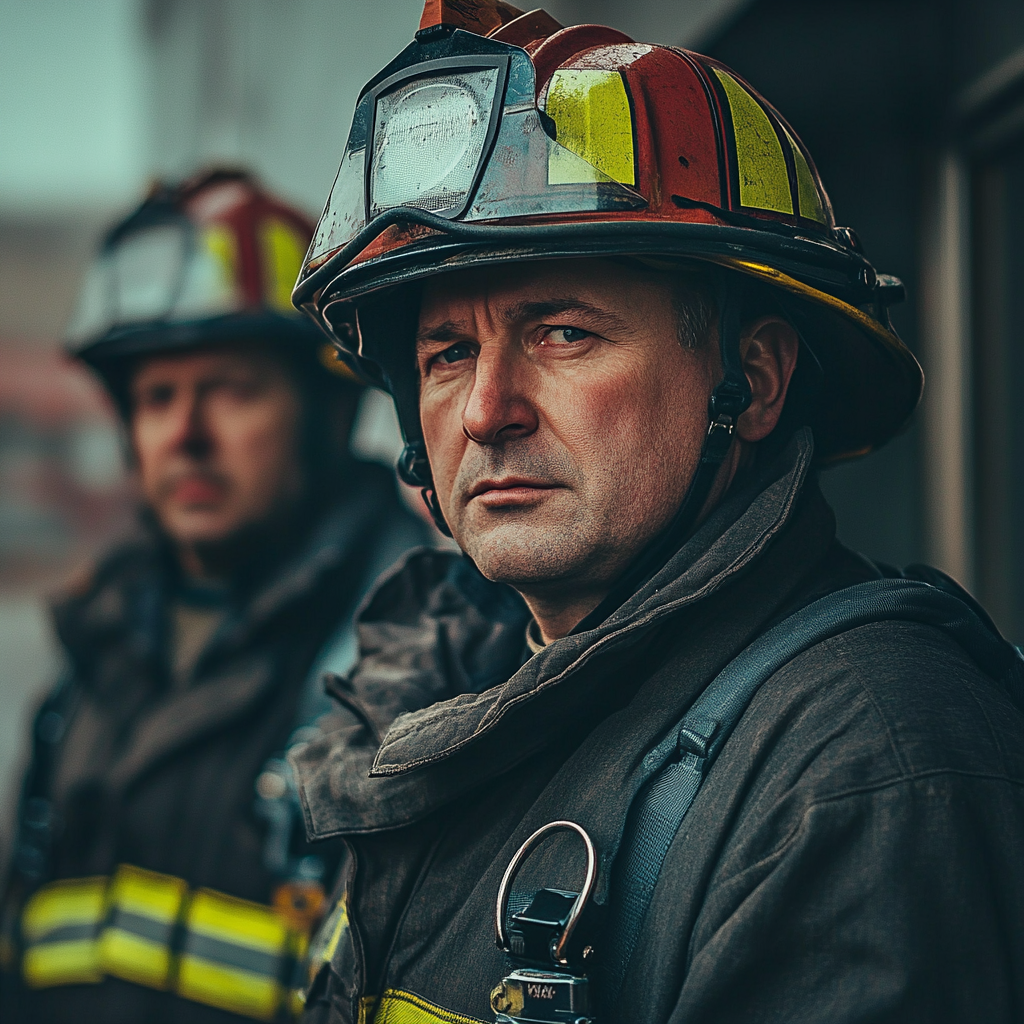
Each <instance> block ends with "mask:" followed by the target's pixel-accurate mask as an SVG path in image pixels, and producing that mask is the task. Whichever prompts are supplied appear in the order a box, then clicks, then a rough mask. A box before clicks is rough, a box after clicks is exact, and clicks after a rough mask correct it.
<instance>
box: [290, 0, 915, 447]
mask: <svg viewBox="0 0 1024 1024" xmlns="http://www.w3.org/2000/svg"><path fill="white" fill-rule="evenodd" d="M507 8H508V5H507V4H503V3H502V4H497V5H496V4H493V3H487V2H486V0H478V2H477V3H475V4H473V3H469V4H467V3H464V2H460V3H459V4H456V3H454V2H451V3H446V2H445V0H431V2H430V3H428V5H427V10H426V11H425V19H424V20H425V21H426V22H428V23H427V24H425V25H423V26H422V27H421V31H420V32H419V33H417V38H416V41H415V42H414V43H413V44H412V45H411V46H410V47H408V48H407V49H406V50H405V51H403V53H402V54H400V55H399V56H398V57H397V58H396V59H395V60H394V61H393V62H392V63H391V64H390V65H389V66H388V67H387V68H385V69H384V70H383V71H382V72H381V73H380V74H379V75H377V76H376V77H375V78H374V79H373V80H371V82H370V83H368V85H367V87H366V89H365V90H364V92H363V94H362V96H361V98H360V101H359V103H358V105H357V109H356V114H355V118H354V121H353V126H352V131H351V133H350V137H349V141H348V145H347V147H346V151H345V154H344V157H343V160H342V164H341V168H340V170H339V174H338V179H337V181H336V182H335V186H334V189H333V191H332V194H331V197H330V199H329V200H328V204H327V207H326V209H325V211H324V215H323V217H322V218H321V221H320V224H319V226H318V228H317V232H316V234H315V235H314V239H313V243H312V244H311V246H310V249H309V252H308V254H307V258H306V261H305V263H304V266H303V270H302V273H301V275H300V277H299V280H298V283H297V285H296V289H295V292H294V296H293V298H294V301H295V302H296V304H297V305H298V306H299V307H300V308H303V309H305V310H306V311H307V312H309V313H310V314H311V315H312V316H313V317H314V318H315V319H317V320H318V321H319V322H320V323H321V324H322V326H324V328H325V329H326V330H327V331H328V332H329V333H330V334H331V335H332V336H333V338H334V339H335V342H336V344H337V345H338V347H339V350H340V351H341V353H342V357H343V358H345V359H346V360H347V361H349V362H350V363H351V364H352V365H354V366H358V367H359V368H360V369H361V370H362V372H364V373H365V374H367V375H369V376H371V377H372V378H373V379H375V380H377V381H378V382H380V383H381V384H383V385H384V386H386V387H388V388H389V389H390V390H391V391H392V394H393V395H394V396H395V399H396V403H397V404H398V408H399V415H400V419H401V421H402V425H403V429H404V430H405V433H406V437H407V440H410V441H415V440H418V438H419V424H418V409H417V403H416V397H415V392H416V388H415V382H414V381H411V380H406V379H404V378H405V377H407V376H408V375H409V374H410V373H412V370H411V365H412V363H411V356H410V353H409V348H408V346H409V345H410V344H411V330H410V328H411V324H410V323H409V316H410V314H409V312H408V310H406V311H405V313H403V312H402V309H401V305H402V304H401V303H397V302H396V301H395V300H394V298H393V296H394V295H395V294H396V292H395V289H396V288H397V287H398V286H402V285H407V284H410V283H412V282H415V281H418V280H421V279H423V278H425V277H428V276H431V275H434V274H438V273H450V272H454V271H457V270H459V269H463V268H468V267H478V266H481V265H487V264H500V263H503V262H506V261H510V260H516V261H518V260H522V259H551V258H562V257H564V258H572V257H583V256H627V255H633V256H644V257H669V258H673V259H681V260H696V261H700V262H702V263H704V264H707V265H710V266H711V267H712V268H724V269H725V271H727V272H731V273H733V274H737V275H741V277H742V279H744V280H746V281H748V282H759V283H760V285H761V286H763V287H765V288H767V289H769V290H770V291H771V293H772V294H773V295H774V296H776V297H777V299H778V303H779V304H780V305H781V307H782V308H783V310H784V312H785V313H786V315H787V316H788V317H789V318H790V319H791V320H792V321H793V323H794V325H795V326H796V327H797V329H798V331H799V332H800V334H801V339H802V341H803V348H804V350H805V362H809V363H811V364H813V367H814V373H813V375H812V376H813V377H814V381H815V383H814V391H815V393H814V396H813V401H812V402H811V403H810V404H809V406H808V409H809V413H808V414H809V417H810V421H811V422H812V425H813V426H814V428H815V435H816V441H817V452H818V456H819V458H820V459H825V460H833V459H839V458H845V457H849V456H852V455H858V454H863V453H864V452H866V451H869V450H871V449H872V448H874V447H876V446H878V445H880V444H882V443H884V442H885V441H886V440H888V439H889V438H890V437H892V436H893V435H894V434H895V433H897V432H898V431H899V430H900V429H901V427H902V426H903V425H904V424H905V423H906V421H907V419H908V418H909V416H910V414H911V412H912V411H913V409H914V408H915V406H916V404H917V402H918V399H919V397H920V393H921V388H922V385H923V376H922V373H921V369H920V366H919V365H918V363H917V361H916V360H915V358H914V356H913V355H912V354H911V353H910V352H909V350H908V349H907V348H906V347H905V346H904V345H903V343H902V341H901V340H900V339H899V337H898V336H897V334H896V332H895V330H894V329H893V327H892V325H891V322H890V320H889V317H888V312H887V306H888V304H889V303H890V302H891V301H894V300H895V299H897V298H899V297H901V295H902V286H901V285H900V284H899V282H898V281H897V280H896V279H894V278H891V277H887V276H885V275H879V274H877V273H876V272H875V269H874V267H873V266H872V265H871V263H870V262H869V261H868V260H867V258H866V257H865V256H864V254H863V252H862V251H861V249H860V246H859V243H858V242H857V239H856V235H855V234H854V233H853V232H852V231H851V230H850V229H847V228H840V227H837V225H836V224H835V219H834V216H833V212H832V206H831V203H830V202H829V199H828V195H827V193H826V192H825V189H824V187H823V185H822V183H821V179H820V176H819V175H818V172H817V169H816V168H815V166H814V162H813V160H812V158H811V156H810V154H809V152H808V151H807V149H806V147H805V146H804V145H803V143H802V142H801V141H800V139H799V137H798V136H797V134H796V132H795V131H793V129H792V128H791V126H790V125H788V124H787V122H786V121H785V120H784V119H783V118H782V116H781V115H780V114H779V113H778V111H776V110H775V109H774V107H772V106H771V104H769V103H768V102H767V101H766V100H765V99H764V98H763V97H762V96H760V94H759V93H757V91H756V90H755V89H753V88H752V87H751V86H750V85H749V83H747V82H745V81H744V80H743V79H742V78H740V76H738V75H737V74H736V73H735V72H733V71H731V70H730V69H729V68H727V67H726V66H725V65H723V64H721V63H720V62H718V61H715V60H712V59H711V58H708V57H704V56H702V55H700V54H696V53H692V52H690V51H686V50H682V49H679V48H675V47H665V46H655V45H649V44H642V43H635V42H633V41H632V40H629V39H628V37H626V36H624V35H623V34H622V33H620V32H617V31H615V30H613V29H608V28H604V27H601V26H594V25H581V26H573V27H569V28H561V27H560V26H557V23H555V22H554V21H553V19H551V18H549V17H548V16H546V15H543V12H531V13H530V14H526V15H521V16H519V17H511V16H510V15H509V13H508V10H507ZM432 9H433V10H432ZM470 10H471V11H472V13H473V18H472V27H473V28H476V29H478V30H479V28H480V26H481V25H487V24H492V25H494V26H495V27H493V28H491V29H490V30H489V35H488V36H487V37H486V38H485V37H484V36H481V35H478V34H476V33H475V32H470V31H467V30H466V29H464V28H460V27H459V24H460V20H459V19H460V18H461V19H462V20H463V21H464V22H465V19H466V18H468V17H469V15H468V14H465V12H466V11H470ZM460 12H462V13H460ZM485 15H486V16H485ZM488 18H489V19H490V20H488ZM431 19H433V20H431ZM465 23H466V24H469V22H465ZM474 76H476V77H475V78H474ZM446 111H450V112H451V116H450V117H447V119H446ZM449 123H451V124H457V125H463V126H466V125H469V126H470V127H469V128H464V129H460V130H462V131H463V132H464V135H463V136H462V137H459V138H455V135H456V134H457V130H456V129H454V128H445V127H444V126H445V125H446V124H449ZM438 126H441V127H438ZM453 140H454V141H453ZM460 146H462V149H461V150H460V148H459V147H460ZM417 154H426V155H425V156H418V155H417ZM449 154H451V155H452V159H451V160H449ZM459 159H461V160H462V161H463V163H461V164H460V163H459V162H458V161H459ZM410 168H411V170H410ZM446 168H447V169H446ZM452 168H454V170H453V169H452ZM439 172H440V173H441V177H440V178H439V177H438V175H439ZM444 174H447V178H444ZM715 272H719V271H715ZM403 317H404V319H403Z"/></svg>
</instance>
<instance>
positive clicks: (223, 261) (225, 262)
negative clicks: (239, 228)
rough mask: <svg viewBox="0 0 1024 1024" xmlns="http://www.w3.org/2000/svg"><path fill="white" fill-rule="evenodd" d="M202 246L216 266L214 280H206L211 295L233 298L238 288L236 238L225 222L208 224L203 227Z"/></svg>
mask: <svg viewBox="0 0 1024 1024" xmlns="http://www.w3.org/2000/svg"><path fill="white" fill-rule="evenodd" d="M200 237H201V238H202V244H203V248H204V249H205V250H206V252H207V253H208V254H209V255H210V256H212V257H213V263H214V266H215V267H216V276H217V280H216V282H213V281H210V282H206V287H207V289H210V294H211V296H212V295H214V294H216V295H218V296H223V298H224V299H230V298H234V296H235V293H236V291H237V289H238V277H239V266H238V240H237V239H236V238H235V234H234V232H233V231H232V230H231V228H229V227H228V226H227V225H225V224H210V225H208V226H207V227H205V228H203V231H202V235H201V236H200Z"/></svg>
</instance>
